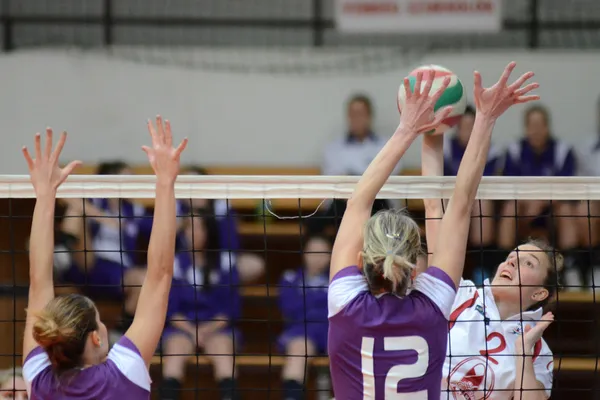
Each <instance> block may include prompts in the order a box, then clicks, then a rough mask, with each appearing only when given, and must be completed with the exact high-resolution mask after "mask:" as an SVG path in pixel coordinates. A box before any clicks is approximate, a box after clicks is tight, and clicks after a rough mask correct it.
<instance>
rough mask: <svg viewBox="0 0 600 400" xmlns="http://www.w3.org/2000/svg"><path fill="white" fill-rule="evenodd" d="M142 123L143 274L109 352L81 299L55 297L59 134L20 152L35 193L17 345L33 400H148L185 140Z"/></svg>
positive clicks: (92, 310)
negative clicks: (131, 311)
mask: <svg viewBox="0 0 600 400" xmlns="http://www.w3.org/2000/svg"><path fill="white" fill-rule="evenodd" d="M156 125H157V126H156V129H155V128H154V126H153V125H152V123H151V122H148V130H149V131H150V135H151V136H152V147H151V148H149V147H145V146H144V147H143V149H144V151H145V152H146V154H147V155H148V159H149V161H150V164H151V165H152V168H153V169H154V172H155V173H156V204H155V210H154V222H153V227H152V234H151V237H150V245H149V247H148V271H147V273H146V278H145V280H144V284H143V286H142V290H141V294H140V299H139V302H138V306H137V310H136V314H135V318H134V320H133V323H132V325H131V327H130V328H129V329H128V330H127V333H126V334H125V336H123V337H122V338H121V339H120V340H119V341H118V342H117V343H116V344H115V345H114V346H113V348H112V349H111V350H110V352H109V351H108V338H107V331H106V326H105V325H104V324H103V323H102V322H101V320H100V315H99V314H98V310H97V309H96V306H95V305H94V303H93V302H92V301H91V300H90V299H89V298H87V297H84V296H80V295H68V296H58V297H54V285H53V278H52V272H53V268H52V261H53V255H52V252H53V247H54V206H55V202H56V191H57V189H58V187H59V186H60V184H61V183H62V182H63V181H64V180H65V179H66V178H67V176H68V175H69V174H70V173H71V171H73V169H74V168H75V167H76V166H77V165H78V164H79V162H78V161H75V162H72V163H70V164H69V165H68V166H67V167H65V168H63V169H61V168H59V166H58V159H59V156H60V153H61V150H62V148H63V146H64V144H65V140H66V134H64V133H63V135H62V136H61V138H60V141H59V143H58V145H57V146H56V149H55V150H54V151H52V130H50V129H47V130H46V148H45V149H42V145H41V138H40V135H39V134H37V135H36V137H35V159H32V158H31V156H30V155H29V152H28V151H27V149H26V148H24V149H23V154H24V156H25V159H26V160H27V164H28V166H29V173H30V175H31V182H32V184H33V187H34V189H35V193H36V198H37V201H36V205H35V210H34V213H33V222H32V225H31V246H30V252H29V277H30V283H29V285H30V286H29V305H28V306H29V309H28V312H27V321H26V324H25V335H24V340H23V357H24V363H23V376H24V378H25V382H26V384H27V391H28V393H29V396H30V398H31V399H32V400H66V399H69V400H71V399H86V400H87V399H89V400H92V399H93V400H108V399H128V400H141V399H149V398H150V383H151V381H150V375H149V373H148V367H149V365H150V362H151V361H152V356H153V354H154V351H155V350H156V347H157V345H158V341H159V339H160V336H161V333H162V330H163V327H164V324H165V316H166V312H167V302H168V298H169V290H170V288H171V280H172V277H173V260H174V254H175V232H176V222H175V219H176V218H175V195H174V189H175V179H176V178H177V173H178V171H179V156H180V154H181V152H182V151H183V150H184V149H185V146H186V144H187V140H184V141H183V142H182V143H181V144H180V145H179V146H178V147H177V148H173V147H172V141H173V139H172V135H171V127H170V124H169V122H168V121H167V122H166V123H165V124H164V125H163V122H162V119H161V118H160V117H157V119H156Z"/></svg>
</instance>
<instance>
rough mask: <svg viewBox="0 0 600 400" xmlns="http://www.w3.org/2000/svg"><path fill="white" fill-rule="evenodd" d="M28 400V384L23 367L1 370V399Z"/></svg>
mask: <svg viewBox="0 0 600 400" xmlns="http://www.w3.org/2000/svg"><path fill="white" fill-rule="evenodd" d="M4 399H11V400H27V386H26V385H25V380H24V379H23V371H22V370H21V368H14V367H13V368H8V369H5V370H3V371H0V400H4Z"/></svg>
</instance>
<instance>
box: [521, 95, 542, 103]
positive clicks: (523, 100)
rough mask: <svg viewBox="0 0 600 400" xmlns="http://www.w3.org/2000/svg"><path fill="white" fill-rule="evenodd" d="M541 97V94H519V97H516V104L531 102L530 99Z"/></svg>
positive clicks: (534, 99)
mask: <svg viewBox="0 0 600 400" xmlns="http://www.w3.org/2000/svg"><path fill="white" fill-rule="evenodd" d="M539 99H540V96H538V95H537V94H532V95H529V96H518V97H517V98H515V104H523V103H529V102H530V101H537V100H539Z"/></svg>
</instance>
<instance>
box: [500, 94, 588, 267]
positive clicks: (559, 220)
mask: <svg viewBox="0 0 600 400" xmlns="http://www.w3.org/2000/svg"><path fill="white" fill-rule="evenodd" d="M524 123H525V137H524V138H523V139H521V140H519V141H517V142H515V143H512V144H511V145H510V146H509V148H508V151H507V153H506V162H505V166H504V174H505V175H506V176H573V175H575V172H576V171H575V168H576V163H575V154H574V150H573V149H572V148H571V146H569V145H568V144H566V143H564V142H562V141H560V140H559V139H556V138H555V137H553V136H552V135H551V134H550V114H549V112H548V110H547V109H546V108H544V107H543V106H539V105H535V106H532V107H530V108H529V109H527V110H526V111H525V119H524ZM515 203H516V204H515ZM574 212H575V210H574V204H573V203H572V202H567V201H553V202H550V201H549V200H527V201H517V202H515V201H506V202H505V203H504V205H503V210H502V218H501V219H500V222H499V238H498V241H499V245H500V247H501V248H502V249H504V250H506V251H507V252H508V251H510V250H511V249H513V248H514V246H515V245H516V243H517V241H521V240H522V239H524V238H525V237H527V236H529V234H530V230H531V227H532V223H538V222H541V223H542V224H543V226H544V228H545V229H552V228H554V230H555V233H556V235H557V236H558V238H557V239H558V240H557V243H558V246H557V247H559V248H560V249H561V250H562V252H563V254H564V255H565V268H566V269H570V268H574V267H575V265H576V264H577V260H576V258H577V255H578V253H577V246H578V235H577V232H576V230H577V225H576V223H575V222H576V221H575V220H574V219H573V218H570V217H566V216H573V215H574ZM549 215H552V216H553V218H552V219H553V220H552V221H547V219H546V218H545V217H546V216H549ZM542 217H544V218H542ZM548 223H550V225H548ZM517 224H519V229H518V230H517ZM516 232H519V235H520V236H522V237H517V235H516Z"/></svg>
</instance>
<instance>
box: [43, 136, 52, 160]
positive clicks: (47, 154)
mask: <svg viewBox="0 0 600 400" xmlns="http://www.w3.org/2000/svg"><path fill="white" fill-rule="evenodd" d="M51 155H52V129H51V128H46V148H45V152H44V156H45V157H46V159H49V158H50V156H51Z"/></svg>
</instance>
